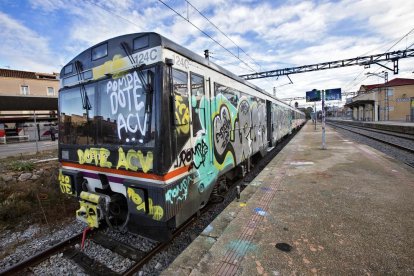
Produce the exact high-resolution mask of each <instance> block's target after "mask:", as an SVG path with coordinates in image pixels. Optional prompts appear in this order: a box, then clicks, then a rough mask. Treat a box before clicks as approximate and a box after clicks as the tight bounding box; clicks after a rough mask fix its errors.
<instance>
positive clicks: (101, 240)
mask: <svg viewBox="0 0 414 276" xmlns="http://www.w3.org/2000/svg"><path fill="white" fill-rule="evenodd" d="M194 219H195V216H194V217H192V218H190V219H189V220H188V221H187V222H186V223H184V224H183V225H182V226H181V227H180V228H178V229H177V231H175V232H174V233H173V237H172V238H175V237H176V236H177V235H179V234H180V233H181V232H182V231H184V230H185V229H186V228H187V227H188V226H189V225H191V223H192V222H193V221H194ZM82 235H83V232H81V233H77V234H75V235H74V236H72V237H70V238H68V239H66V240H64V241H62V242H60V243H58V244H56V245H54V246H51V247H50V248H47V249H46V250H44V251H42V252H40V253H38V254H36V255H35V256H33V257H31V258H28V259H26V260H23V261H22V262H20V263H17V264H16V265H14V266H11V267H9V268H7V269H6V270H4V271H0V275H16V274H19V273H24V272H31V271H33V267H35V266H37V265H39V264H40V263H42V262H44V261H46V260H47V259H48V258H50V257H51V256H53V255H56V254H62V255H63V256H64V257H65V258H66V259H68V260H71V261H72V262H73V263H76V264H77V265H78V266H79V267H80V268H81V269H82V270H83V271H84V272H85V273H87V274H90V275H125V276H127V275H133V274H134V273H136V272H137V271H139V269H140V268H141V267H142V266H144V265H145V264H146V263H147V262H148V261H149V260H150V259H151V258H153V257H154V256H155V255H156V254H157V253H159V252H161V251H162V250H163V249H164V248H165V247H167V246H168V245H169V242H159V243H157V244H156V245H155V247H154V248H152V249H151V250H150V251H143V250H141V249H139V248H135V247H133V246H130V245H128V244H126V243H123V242H121V241H118V240H115V239H114V238H112V237H110V236H109V235H106V234H104V233H103V231H102V230H95V231H93V232H92V233H90V234H89V236H88V240H87V243H88V242H90V241H92V242H94V243H95V244H97V245H99V246H102V247H103V248H106V249H108V250H110V251H111V252H114V253H116V254H118V255H120V256H122V257H123V258H128V259H130V260H132V262H133V264H132V265H131V266H130V267H129V268H128V269H126V270H125V271H124V272H121V273H118V272H115V271H114V270H112V269H111V268H109V267H107V266H106V265H105V264H103V263H101V262H99V261H97V260H94V259H93V258H91V257H89V256H88V255H87V254H86V253H85V252H84V251H83V250H82V249H80V245H79V244H80V242H81V239H82Z"/></svg>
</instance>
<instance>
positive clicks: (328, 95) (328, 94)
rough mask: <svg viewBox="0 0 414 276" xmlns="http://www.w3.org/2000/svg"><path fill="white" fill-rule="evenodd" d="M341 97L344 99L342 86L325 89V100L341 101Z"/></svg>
mask: <svg viewBox="0 0 414 276" xmlns="http://www.w3.org/2000/svg"><path fill="white" fill-rule="evenodd" d="M341 99H342V94H341V88H334V89H326V90H325V101H340V100H341Z"/></svg>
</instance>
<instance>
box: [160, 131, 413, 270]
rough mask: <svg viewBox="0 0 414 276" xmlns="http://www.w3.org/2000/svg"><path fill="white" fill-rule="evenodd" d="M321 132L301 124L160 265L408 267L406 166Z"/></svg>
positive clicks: (409, 176)
mask: <svg viewBox="0 0 414 276" xmlns="http://www.w3.org/2000/svg"><path fill="white" fill-rule="evenodd" d="M326 134H327V149H326V150H321V131H320V128H318V130H316V131H315V130H314V126H313V125H312V124H311V123H308V124H307V125H306V126H304V128H303V129H302V130H301V131H300V132H299V133H298V134H297V135H296V137H294V139H292V141H291V142H290V143H289V145H288V146H286V147H285V148H284V149H283V150H282V152H281V153H280V154H279V155H278V156H277V157H276V158H274V159H273V160H272V161H271V162H270V163H269V165H268V166H267V168H266V169H265V170H263V171H262V172H261V173H260V174H259V175H258V176H257V177H256V178H255V179H254V181H253V182H251V183H250V185H249V186H248V187H247V188H246V189H245V190H244V191H243V193H242V198H241V201H240V202H233V203H232V204H230V205H229V206H228V208H227V209H226V210H224V211H223V212H222V214H220V216H219V217H217V218H216V219H215V220H214V221H213V222H212V223H211V224H210V225H209V226H208V227H207V228H206V229H205V230H204V232H203V234H202V235H200V236H199V237H197V238H196V239H195V240H194V241H193V243H192V244H191V245H190V246H189V247H188V248H187V249H186V250H185V251H184V252H183V253H182V254H181V255H180V256H179V257H177V259H176V260H175V261H174V263H173V264H171V266H170V267H169V268H168V269H166V270H165V271H164V272H163V275H290V274H296V275H313V274H320V275H383V274H392V275H395V274H397V275H413V274H414V200H413V196H414V170H413V169H412V168H411V167H408V166H406V165H404V164H402V163H400V162H398V161H396V160H394V159H392V158H390V157H387V156H386V155H384V154H382V153H380V152H378V151H376V150H374V149H372V148H370V147H368V146H366V145H360V144H356V143H354V142H352V141H348V140H346V139H345V138H344V137H342V136H341V135H340V134H338V133H337V132H335V131H334V130H333V129H331V128H329V127H328V128H327V132H326ZM282 243H286V244H287V245H285V249H289V246H288V245H290V246H291V250H290V251H288V252H285V251H282V250H279V249H278V248H277V247H276V245H277V244H278V246H279V245H280V244H282ZM282 249H283V246H282Z"/></svg>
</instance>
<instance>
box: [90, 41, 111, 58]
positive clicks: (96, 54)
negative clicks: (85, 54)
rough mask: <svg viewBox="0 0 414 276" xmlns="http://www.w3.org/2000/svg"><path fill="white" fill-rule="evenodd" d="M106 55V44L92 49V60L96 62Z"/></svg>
mask: <svg viewBox="0 0 414 276" xmlns="http://www.w3.org/2000/svg"><path fill="white" fill-rule="evenodd" d="M107 55H108V44H107V43H105V44H101V45H99V46H96V47H94V48H92V60H97V59H100V58H103V57H106V56H107Z"/></svg>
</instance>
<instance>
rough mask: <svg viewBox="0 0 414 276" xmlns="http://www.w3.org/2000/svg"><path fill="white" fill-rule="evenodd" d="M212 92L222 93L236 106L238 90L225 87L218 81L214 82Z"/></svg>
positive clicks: (238, 97)
mask: <svg viewBox="0 0 414 276" xmlns="http://www.w3.org/2000/svg"><path fill="white" fill-rule="evenodd" d="M214 93H215V95H216V96H217V95H218V94H222V95H223V96H224V97H225V98H226V99H227V100H229V102H230V103H231V104H232V105H233V106H235V107H237V104H238V102H239V99H240V91H238V90H236V89H234V88H231V87H227V86H224V85H221V84H218V83H214Z"/></svg>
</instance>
